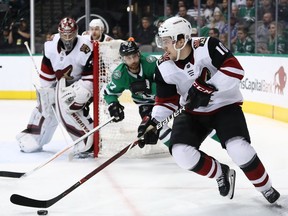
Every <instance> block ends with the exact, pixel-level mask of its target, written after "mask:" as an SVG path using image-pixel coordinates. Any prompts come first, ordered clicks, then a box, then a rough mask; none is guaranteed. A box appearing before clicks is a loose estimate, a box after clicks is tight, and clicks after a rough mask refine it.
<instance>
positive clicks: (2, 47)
mask: <svg viewBox="0 0 288 216" xmlns="http://www.w3.org/2000/svg"><path fill="white" fill-rule="evenodd" d="M9 33H10V30H9V26H5V27H4V29H3V31H2V35H1V39H0V53H1V54H4V53H9V49H10V47H11V45H10V44H9V42H8V41H9Z"/></svg>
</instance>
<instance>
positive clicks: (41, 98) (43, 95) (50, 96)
mask: <svg viewBox="0 0 288 216" xmlns="http://www.w3.org/2000/svg"><path fill="white" fill-rule="evenodd" d="M36 93H37V101H38V103H39V107H40V108H41V113H42V115H43V116H44V117H48V116H49V115H54V114H53V111H52V108H51V107H52V106H53V104H55V89H54V88H37V89H36Z"/></svg>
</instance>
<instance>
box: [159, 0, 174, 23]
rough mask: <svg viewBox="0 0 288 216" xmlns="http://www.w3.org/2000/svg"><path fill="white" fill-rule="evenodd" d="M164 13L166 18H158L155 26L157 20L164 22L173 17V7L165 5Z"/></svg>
mask: <svg viewBox="0 0 288 216" xmlns="http://www.w3.org/2000/svg"><path fill="white" fill-rule="evenodd" d="M165 12H166V16H165V15H164V16H160V17H158V19H157V20H156V22H155V26H157V24H158V22H159V20H161V21H165V20H166V19H168V18H170V17H173V16H174V13H173V7H172V5H171V4H167V5H166V8H165Z"/></svg>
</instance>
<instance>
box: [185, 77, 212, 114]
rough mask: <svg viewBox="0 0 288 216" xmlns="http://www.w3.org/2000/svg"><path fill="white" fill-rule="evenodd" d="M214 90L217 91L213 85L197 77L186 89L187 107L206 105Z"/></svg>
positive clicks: (193, 107) (191, 108)
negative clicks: (188, 100)
mask: <svg viewBox="0 0 288 216" xmlns="http://www.w3.org/2000/svg"><path fill="white" fill-rule="evenodd" d="M215 91H217V89H216V88H215V86H213V85H211V84H208V83H206V82H204V81H203V80H202V79H201V78H197V79H196V80H195V81H194V83H193V85H192V87H191V88H190V89H189V91H188V97H189V99H190V102H189V103H188V104H187V108H188V109H190V110H193V109H195V108H198V107H200V106H207V105H208V103H209V101H210V98H211V96H212V94H213V92H215Z"/></svg>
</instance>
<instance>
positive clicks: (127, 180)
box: [0, 101, 288, 216]
mask: <svg viewBox="0 0 288 216" xmlns="http://www.w3.org/2000/svg"><path fill="white" fill-rule="evenodd" d="M34 105H35V101H0V111H1V112H0V119H1V139H0V170H1V171H3V170H6V171H7V170H8V171H18V172H27V171H30V170H32V169H34V168H35V167H37V166H38V165H39V164H41V163H42V162H43V161H45V160H47V159H48V158H49V157H51V156H52V155H53V154H55V153H56V152H58V151H59V150H61V149H63V148H64V147H65V146H66V145H67V143H66V141H65V139H64V136H63V134H62V133H61V131H60V130H59V128H58V129H57V131H56V134H55V136H54V138H53V140H52V142H51V143H50V144H49V145H47V146H46V147H45V148H44V150H45V151H44V152H42V153H32V154H25V153H21V152H20V151H19V148H18V146H17V143H16V141H15V135H16V134H17V133H18V132H19V131H21V130H22V129H24V127H25V126H26V124H27V121H28V119H29V116H30V113H31V110H32V108H33V107H34ZM246 117H247V122H248V126H249V129H250V133H251V134H250V135H251V138H252V145H253V146H254V148H255V149H256V151H257V152H258V155H259V157H260V158H261V160H262V162H263V163H264V165H265V166H266V169H267V171H268V173H269V175H270V177H271V179H272V182H273V186H274V187H275V188H276V189H278V190H279V192H280V193H281V195H282V196H281V198H280V200H279V202H278V204H279V205H270V204H268V202H267V201H266V200H265V199H264V197H262V195H261V194H260V193H259V192H257V191H256V190H255V189H254V187H253V186H252V185H251V183H250V182H249V181H248V180H247V179H246V177H245V176H244V174H243V173H242V172H241V170H240V169H239V168H238V167H237V166H235V164H234V163H233V162H232V161H231V159H230V158H229V157H228V155H227V154H226V152H225V151H224V150H222V149H221V148H220V145H219V144H217V143H216V142H214V141H213V140H211V139H207V140H206V141H205V142H204V143H203V145H202V148H201V149H202V150H203V151H205V152H206V153H208V154H210V155H212V156H214V157H215V158H217V159H218V160H219V161H220V162H223V163H227V164H228V165H229V166H231V167H232V168H234V169H235V170H236V172H237V178H236V189H235V195H234V199H233V200H229V199H227V198H223V197H221V196H220V195H219V193H218V189H217V184H216V181H215V180H211V179H207V178H205V177H201V176H197V175H195V174H193V173H192V172H188V171H185V170H182V169H180V168H179V167H178V166H177V165H176V164H175V163H174V161H173V158H171V157H170V156H169V155H159V156H157V157H142V158H127V157H125V155H124V156H123V157H121V158H119V159H118V160H117V161H115V162H114V163H112V164H111V165H110V166H108V167H106V168H105V169H104V170H102V171H101V172H100V173H98V174H96V175H95V176H94V177H92V178H91V179H90V180H88V181H87V182H85V183H84V184H83V185H81V186H80V187H79V188H77V189H76V190H74V191H73V192H71V193H70V194H68V195H67V196H66V197H64V198H63V199H61V200H60V201H59V202H57V203H56V204H54V205H53V206H51V207H50V208H48V211H49V213H48V215H51V216H80V215H81V216H84V215H85V216H111V215H112V216H118V215H119V216H192V215H193V216H198V215H199V216H200V215H201V216H230V215H231V216H232V215H233V216H252V215H253V216H270V215H271V216H272V215H273V216H274V215H281V216H283V215H285V216H288V186H287V181H288V159H287V156H288V143H287V141H288V137H287V136H288V124H286V123H283V122H278V121H274V120H272V119H268V118H264V117H260V116H255V115H251V114H246ZM130 141H131V140H129V141H128V142H127V144H128V143H129V142H130ZM68 142H70V143H71V140H69V139H68ZM135 148H138V147H135ZM131 151H133V149H132V150H131ZM106 159H107V158H102V157H100V158H98V159H95V160H94V159H89V160H87V159H85V160H73V161H69V160H68V158H67V154H64V155H63V156H61V157H59V158H57V159H56V160H55V161H54V162H51V163H50V164H48V165H47V166H45V167H43V168H41V169H40V170H38V171H36V172H35V173H33V174H31V175H30V176H27V177H25V178H21V179H10V178H0V215H3V216H16V215H21V216H28V215H37V210H38V209H37V208H29V207H23V206H17V205H14V204H12V203H11V202H10V200H9V199H10V196H11V195H12V194H14V193H16V194H20V195H24V196H28V197H31V198H35V199H43V200H46V199H51V198H53V197H55V196H57V195H58V194H60V193H62V192H63V191H65V190H66V189H67V188H69V187H71V186H72V185H73V184H75V183H76V182H77V181H79V180H80V179H82V178H83V177H84V176H85V175H87V174H88V173H89V172H91V171H92V170H94V169H95V168H96V167H98V166H99V165H100V164H101V163H103V162H104V161H105V160H106Z"/></svg>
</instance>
